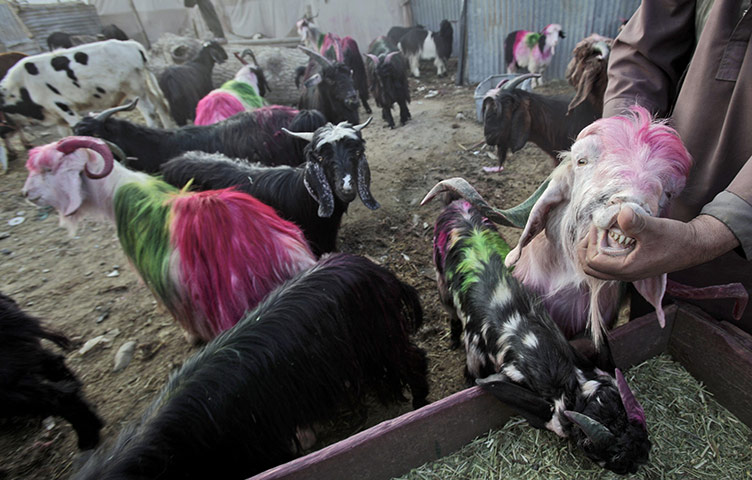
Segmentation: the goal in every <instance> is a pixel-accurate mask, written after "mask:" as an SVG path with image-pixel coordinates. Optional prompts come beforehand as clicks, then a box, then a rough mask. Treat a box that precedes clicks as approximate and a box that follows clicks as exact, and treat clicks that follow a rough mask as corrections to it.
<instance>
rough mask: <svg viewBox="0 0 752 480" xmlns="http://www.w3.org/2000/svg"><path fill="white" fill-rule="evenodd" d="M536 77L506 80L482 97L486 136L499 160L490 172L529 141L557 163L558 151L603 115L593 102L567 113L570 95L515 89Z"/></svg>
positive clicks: (570, 100) (501, 166)
mask: <svg viewBox="0 0 752 480" xmlns="http://www.w3.org/2000/svg"><path fill="white" fill-rule="evenodd" d="M534 76H535V75H534V74H525V75H521V76H519V77H517V78H515V79H513V80H511V81H506V80H505V81H503V82H501V83H500V84H499V86H497V87H496V88H493V89H491V90H489V91H488V92H487V93H486V95H485V96H484V98H483V105H482V109H481V111H482V112H483V135H484V136H485V139H486V143H487V144H488V145H495V146H496V151H497V156H498V157H499V166H498V168H495V169H493V170H492V169H487V171H500V170H502V169H503V168H504V161H505V160H506V158H507V151H508V150H511V151H512V152H516V151H518V150H520V149H521V148H522V147H524V146H525V143H527V142H528V141H530V142H533V143H535V144H536V145H537V146H538V147H540V148H541V150H543V151H544V152H546V153H547V154H548V155H549V156H551V159H552V160H553V161H554V163H555V164H558V159H559V157H558V154H559V152H561V151H564V150H567V149H568V148H569V147H570V146H572V143H573V142H574V139H575V137H576V136H577V134H578V133H579V132H580V131H581V130H582V129H583V128H584V127H586V126H587V125H590V124H591V123H593V122H594V121H595V120H597V119H598V118H600V116H601V113H600V110H596V108H597V107H595V106H594V105H593V104H592V103H590V102H581V103H580V104H579V105H577V106H576V107H575V108H574V109H573V110H571V111H569V112H568V107H569V105H570V104H571V103H572V96H571V95H555V96H544V95H539V94H537V93H532V92H526V91H524V90H520V89H516V88H515V87H516V86H517V85H519V84H520V83H521V82H522V81H524V80H526V79H527V78H530V77H534Z"/></svg>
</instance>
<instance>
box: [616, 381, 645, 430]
mask: <svg viewBox="0 0 752 480" xmlns="http://www.w3.org/2000/svg"><path fill="white" fill-rule="evenodd" d="M616 388H618V389H619V396H620V397H621V403H623V404H624V409H625V410H626V411H627V418H628V419H630V420H635V421H636V422H637V423H639V424H640V425H642V428H644V429H645V430H647V425H646V424H645V410H643V409H642V405H640V402H638V401H637V399H636V398H635V396H634V394H633V393H632V390H631V389H630V388H629V385H627V380H626V379H625V378H624V375H622V374H621V370H619V369H618V368H617V369H616Z"/></svg>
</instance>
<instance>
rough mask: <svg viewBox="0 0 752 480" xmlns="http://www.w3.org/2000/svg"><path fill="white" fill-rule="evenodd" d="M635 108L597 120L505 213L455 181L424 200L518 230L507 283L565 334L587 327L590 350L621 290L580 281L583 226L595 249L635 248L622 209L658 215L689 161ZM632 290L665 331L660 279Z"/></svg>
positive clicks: (670, 135)
mask: <svg viewBox="0 0 752 480" xmlns="http://www.w3.org/2000/svg"><path fill="white" fill-rule="evenodd" d="M651 120H652V119H651V116H650V114H649V113H648V111H647V110H645V109H644V108H642V107H639V106H635V107H633V108H632V109H631V110H630V112H629V114H628V115H625V116H616V117H611V118H603V119H600V120H597V121H596V122H594V123H592V124H591V125H589V126H587V127H586V128H585V129H583V130H582V132H580V134H579V135H578V136H577V141H576V142H575V143H574V145H572V148H571V150H570V151H567V152H563V153H562V154H561V158H562V162H561V164H560V165H559V166H558V167H556V169H555V170H554V171H553V172H552V173H551V176H550V177H549V179H548V180H547V181H546V182H544V183H543V185H541V186H540V187H539V188H538V190H537V191H536V192H535V193H534V194H533V195H532V196H531V198H529V199H528V200H526V201H525V202H524V203H523V204H522V205H520V207H519V208H515V209H512V211H511V212H504V211H496V210H494V209H492V208H491V207H489V206H488V204H487V203H486V202H485V201H484V200H483V199H482V197H481V196H480V195H479V194H478V192H476V191H475V190H474V189H473V188H472V187H471V186H470V185H468V184H467V182H465V181H464V180H463V179H453V180H447V181H444V182H440V183H439V184H438V185H436V186H435V187H434V188H433V189H432V190H431V192H429V194H428V195H427V196H426V198H425V199H424V202H425V201H428V200H429V199H430V198H432V197H433V196H435V195H437V194H438V193H440V192H442V191H447V190H449V191H453V192H455V193H457V194H459V195H461V196H463V197H464V198H467V199H468V200H469V201H470V202H471V203H472V204H473V205H475V206H477V207H478V208H479V209H480V210H481V213H482V214H483V215H484V216H486V217H488V218H490V219H491V220H493V221H494V222H497V223H502V224H505V225H516V226H523V225H524V229H523V231H522V235H521V237H520V241H519V243H518V244H517V246H516V247H515V248H514V250H512V251H511V252H510V254H509V255H508V256H507V257H506V260H505V262H506V265H507V266H511V265H516V266H515V269H514V273H513V274H514V276H515V277H516V278H517V279H518V280H520V281H521V282H522V283H523V284H524V285H525V286H526V287H527V288H528V289H530V290H531V291H533V292H535V293H536V294H538V295H540V296H541V298H542V299H543V303H544V304H545V306H546V308H547V310H548V312H549V313H550V315H551V317H552V318H553V319H554V321H555V322H556V324H557V325H559V327H560V328H561V329H562V331H563V332H564V334H565V335H566V336H567V337H568V338H571V337H572V336H574V335H576V334H578V333H580V332H583V331H585V329H586V328H589V330H590V335H591V337H592V339H593V343H594V345H595V347H596V348H599V347H600V346H601V344H602V341H603V330H605V329H607V328H609V326H610V324H611V322H612V321H613V318H614V316H615V313H616V311H617V309H618V303H619V296H620V294H621V283H620V282H617V281H609V280H600V279H597V278H594V277H590V276H588V275H586V274H585V272H584V271H583V269H582V266H581V265H580V263H579V258H578V256H577V245H578V244H579V242H580V241H581V240H582V239H583V238H585V235H587V234H588V232H589V230H590V228H591V226H595V227H596V228H597V230H598V239H599V245H600V246H599V249H600V251H601V252H602V253H604V254H607V255H624V254H626V253H628V252H630V251H631V250H632V249H634V247H635V240H634V239H632V238H628V237H626V236H624V235H623V233H622V232H621V231H620V230H619V228H618V227H617V226H616V217H617V215H618V214H619V211H620V209H621V208H622V207H624V206H629V207H630V208H632V209H633V210H635V211H637V212H639V213H641V214H644V215H654V216H661V215H664V214H665V213H666V210H667V208H668V206H669V199H670V198H671V197H672V196H674V195H678V194H679V192H681V190H682V188H684V184H685V182H686V179H687V175H688V174H689V170H690V165H691V163H692V161H691V158H690V156H689V153H688V152H687V150H686V148H685V147H684V145H683V144H682V141H681V139H680V138H679V136H678V134H677V133H676V131H675V130H674V129H672V128H670V127H668V126H667V125H665V124H664V123H662V122H657V121H656V122H654V121H651ZM633 284H634V286H635V288H636V289H637V291H638V292H639V293H640V294H641V295H642V296H643V297H645V299H646V300H648V301H649V302H650V303H651V304H652V305H653V306H654V307H655V308H656V313H657V315H658V319H659V322H660V323H661V325H663V324H664V316H663V309H662V308H661V299H662V298H663V294H664V291H665V287H666V275H661V276H659V277H654V278H648V279H644V280H638V281H636V282H634V283H633Z"/></svg>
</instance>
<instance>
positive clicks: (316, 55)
mask: <svg viewBox="0 0 752 480" xmlns="http://www.w3.org/2000/svg"><path fill="white" fill-rule="evenodd" d="M298 48H299V49H300V50H302V51H303V52H304V53H305V54H306V55H308V56H309V57H311V59H312V60H316V61H317V62H318V63H319V64H321V66H322V67H329V66H331V65H332V64H333V62H332V61H331V60H329V59H328V58H326V57H325V56H323V55H321V54H320V53H318V52H314V51H313V50H311V49H310V48H308V47H304V46H303V45H298Z"/></svg>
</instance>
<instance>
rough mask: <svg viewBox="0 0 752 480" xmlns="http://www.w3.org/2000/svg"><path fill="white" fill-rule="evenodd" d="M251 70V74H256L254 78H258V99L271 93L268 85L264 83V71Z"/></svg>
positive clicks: (259, 69)
mask: <svg viewBox="0 0 752 480" xmlns="http://www.w3.org/2000/svg"><path fill="white" fill-rule="evenodd" d="M251 70H252V71H253V73H255V74H256V77H258V87H259V96H260V97H264V96H266V93H267V92H271V91H272V89H271V88H269V84H268V83H266V77H265V76H264V71H263V70H262V69H261V68H255V69H251Z"/></svg>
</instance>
